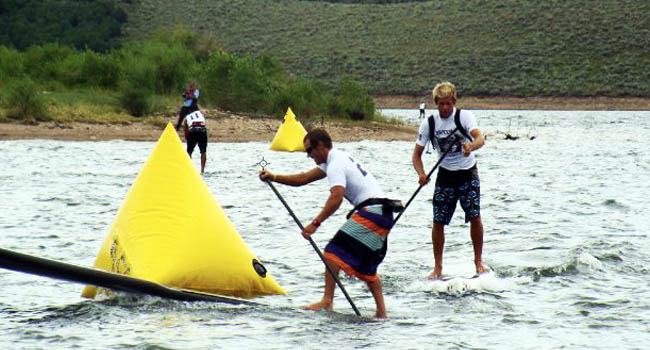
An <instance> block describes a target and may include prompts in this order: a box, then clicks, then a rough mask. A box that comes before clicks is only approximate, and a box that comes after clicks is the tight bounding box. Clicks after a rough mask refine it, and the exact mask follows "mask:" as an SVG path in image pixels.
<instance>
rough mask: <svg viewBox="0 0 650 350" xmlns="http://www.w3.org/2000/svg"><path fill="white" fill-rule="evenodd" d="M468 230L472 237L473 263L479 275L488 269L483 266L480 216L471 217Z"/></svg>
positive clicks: (481, 222)
mask: <svg viewBox="0 0 650 350" xmlns="http://www.w3.org/2000/svg"><path fill="white" fill-rule="evenodd" d="M469 232H470V236H471V237H472V246H473V247H474V264H475V265H476V274H477V275H480V274H482V273H484V272H487V271H489V270H488V268H486V267H485V266H483V260H482V255H483V221H482V220H481V217H480V216H477V217H475V218H472V219H471V220H470V221H469Z"/></svg>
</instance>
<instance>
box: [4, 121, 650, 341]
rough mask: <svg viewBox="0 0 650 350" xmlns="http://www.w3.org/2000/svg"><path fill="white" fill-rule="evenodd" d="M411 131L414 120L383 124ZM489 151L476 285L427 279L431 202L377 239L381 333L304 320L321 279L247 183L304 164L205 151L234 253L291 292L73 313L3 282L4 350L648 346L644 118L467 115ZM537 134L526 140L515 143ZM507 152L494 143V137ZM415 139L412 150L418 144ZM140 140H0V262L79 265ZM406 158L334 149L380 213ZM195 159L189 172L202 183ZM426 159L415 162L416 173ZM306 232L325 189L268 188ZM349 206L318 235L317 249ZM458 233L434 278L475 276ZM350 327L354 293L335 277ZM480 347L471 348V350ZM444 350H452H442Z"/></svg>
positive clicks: (361, 301)
mask: <svg viewBox="0 0 650 350" xmlns="http://www.w3.org/2000/svg"><path fill="white" fill-rule="evenodd" d="M384 113H385V114H392V115H402V116H404V117H405V118H406V119H407V120H409V118H411V119H413V118H414V120H413V122H414V123H417V117H418V111H417V110H387V111H384ZM475 114H476V116H477V118H478V122H479V127H480V128H481V129H482V130H483V132H484V133H485V134H486V135H487V137H488V138H487V143H486V146H485V147H484V148H483V149H481V150H480V151H479V152H478V153H477V156H478V161H479V169H480V175H481V182H482V187H483V188H482V190H481V193H482V215H483V221H484V225H485V232H486V235H485V247H484V259H485V262H486V263H488V264H489V265H490V266H491V267H492V268H493V269H494V270H495V271H496V279H495V280H494V281H492V282H494V283H496V284H491V285H489V287H482V288H478V289H472V290H468V291H465V292H462V293H446V292H445V291H441V290H440V289H439V288H438V287H437V286H436V285H435V283H434V282H430V281H427V280H426V278H425V277H426V275H427V273H428V272H429V270H430V269H431V267H432V264H433V258H432V254H431V242H430V239H431V238H430V225H431V218H432V209H431V192H432V188H431V187H430V186H429V187H425V189H424V190H423V191H422V192H421V193H420V194H419V195H418V197H417V198H416V200H415V201H414V202H413V203H412V204H411V206H409V208H408V210H407V212H406V213H405V214H404V215H403V217H402V218H401V219H400V222H399V223H398V225H397V227H396V228H395V229H394V230H393V231H392V233H391V235H390V239H389V240H390V245H389V252H388V256H387V257H386V259H385V262H384V264H382V266H381V267H380V272H381V274H382V277H383V282H384V293H385V296H386V303H387V306H388V312H389V316H390V317H391V319H390V320H388V321H385V322H384V321H375V320H373V319H371V318H369V317H365V316H364V317H362V318H358V317H356V316H354V313H353V312H352V310H351V309H350V307H349V305H348V304H347V302H346V300H345V299H344V298H343V297H342V296H341V295H340V293H339V294H338V297H337V299H336V302H335V306H336V311H335V312H334V313H326V312H317V313H313V312H306V311H301V310H299V309H297V308H296V307H297V306H299V305H303V304H306V303H310V302H314V301H316V300H318V299H319V298H320V297H321V293H322V288H323V282H322V274H323V266H322V264H321V263H320V261H319V259H318V257H317V256H316V255H315V253H314V251H313V250H312V248H311V246H310V245H309V244H308V243H307V241H305V240H304V239H302V237H301V236H300V234H299V230H298V229H297V227H296V225H295V223H294V222H293V221H292V219H291V217H290V216H289V215H288V214H286V210H285V209H284V207H283V206H282V204H281V203H280V202H279V201H278V200H277V198H276V197H275V195H274V194H273V193H272V192H271V190H270V189H269V188H268V186H265V185H264V184H263V183H261V182H259V180H257V177H256V174H257V171H258V167H257V166H256V165H255V164H256V163H257V162H259V160H260V159H262V157H264V158H265V160H267V161H268V162H270V163H271V164H270V165H269V168H270V169H271V170H273V171H275V172H279V173H285V172H296V171H303V170H305V169H309V168H310V167H312V166H313V163H312V162H311V160H309V159H307V158H306V157H305V156H304V154H299V153H277V152H270V151H268V150H267V148H268V144H266V143H211V144H210V146H209V153H208V158H209V159H208V168H207V169H206V170H207V174H206V176H205V177H204V180H205V182H206V184H207V185H208V187H209V188H210V190H211V191H212V193H213V195H214V196H215V197H216V198H217V200H218V202H219V204H220V205H221V206H222V208H223V209H224V211H225V212H226V214H227V215H228V216H229V218H230V219H231V221H232V222H233V223H234V225H235V226H236V227H237V229H238V231H239V233H240V234H241V236H242V238H243V239H244V240H245V241H246V243H247V245H248V246H249V247H250V248H251V250H252V251H253V252H254V253H255V254H256V255H258V256H259V257H260V259H262V260H263V261H264V263H265V265H266V267H267V268H268V269H269V270H270V271H271V273H272V274H273V275H274V277H275V278H276V280H277V281H278V283H280V284H281V285H282V286H283V287H284V288H285V289H287V290H288V291H289V293H290V295H289V296H287V297H282V296H271V297H263V298H259V299H256V301H259V302H261V303H263V304H264V305H266V306H262V307H260V306H233V305H220V304H209V303H184V302H175V301H168V300H161V299H158V298H152V297H142V296H134V295H128V294H120V295H118V296H117V297H116V298H112V299H108V300H104V301H88V300H83V299H81V298H80V297H79V294H80V292H81V288H82V286H79V285H75V284H71V283H68V282H63V281H55V280H50V279H45V278H41V277H36V276H31V275H25V274H20V273H16V272H13V271H8V270H0V293H1V295H2V298H1V299H0V315H1V317H0V330H1V331H2V333H3V337H2V340H0V344H2V345H4V347H5V348H9V346H11V348H21V349H34V348H45V347H48V348H49V347H51V346H50V344H56V346H55V347H56V348H61V349H72V348H79V347H81V348H98V347H100V348H134V347H137V348H157V347H159V348H166V349H186V348H195V349H212V348H235V347H237V348H265V349H274V348H283V349H284V348H287V347H300V348H319V349H321V348H326V347H327V348H334V347H341V348H353V347H369V348H386V347H390V346H400V347H401V348H404V349H415V348H422V347H423V346H441V347H443V348H450V347H451V348H463V349H466V348H481V349H504V348H518V349H539V348H545V349H554V348H590V349H596V348H600V349H606V348H612V347H615V348H643V347H644V346H642V344H644V340H650V339H649V338H650V337H649V336H648V334H649V333H648V330H649V329H650V326H649V321H648V319H649V318H648V311H647V310H648V308H649V306H650V305H649V303H648V301H647V300H648V299H649V297H650V292H649V290H648V284H647V275H648V273H649V272H650V271H649V270H648V268H647V261H649V260H650V259H649V258H650V257H649V256H648V255H649V253H648V251H649V249H648V248H649V247H648V243H647V242H648V234H649V232H648V230H649V229H648V227H650V219H648V216H647V207H648V206H647V204H646V203H647V199H648V198H650V189H649V188H648V185H647V183H648V174H649V173H650V171H649V170H650V169H648V168H649V165H650V152H646V151H644V150H646V148H647V146H648V142H647V135H648V131H649V130H650V113H648V112H565V111H480V110H477V111H475ZM533 132H534V135H535V137H534V138H533V139H532V140H531V138H530V137H529V135H532V133H533ZM507 134H510V135H516V136H519V138H518V139H517V140H507V139H506V135H507ZM414 138H415V135H414ZM153 146H154V143H151V142H125V141H111V142H64V141H48V140H33V141H31V140H30V141H0V164H2V167H0V198H1V199H0V207H1V209H2V210H0V229H2V235H0V246H1V247H3V248H5V249H12V250H16V251H19V252H22V253H27V254H33V255H37V256H42V257H45V258H50V259H56V260H60V261H65V262H68V263H73V264H78V265H82V266H92V264H93V263H94V258H95V255H96V253H97V251H98V250H99V247H100V244H101V243H102V241H103V239H104V237H105V235H106V233H107V230H108V227H109V226H110V225H111V223H112V221H113V219H114V217H115V215H116V212H117V210H118V209H119V207H120V205H121V204H122V200H123V199H124V197H125V195H126V193H127V191H128V190H129V187H130V185H131V183H132V182H133V181H134V179H135V176H136V175H137V173H138V171H139V170H140V168H141V167H142V165H143V163H144V161H145V160H146V159H147V157H148V156H149V153H150V152H151V150H152V148H153ZM413 146H414V145H413V143H411V142H374V141H362V142H352V143H336V140H335V147H340V148H342V149H344V150H346V151H349V152H350V153H352V154H354V155H355V156H356V158H358V159H360V160H362V162H363V163H364V165H365V166H366V167H367V168H368V170H370V171H372V172H373V173H374V174H375V175H376V177H377V178H378V180H379V182H380V183H381V184H382V186H383V187H384V189H385V191H386V192H387V194H388V195H389V196H390V197H394V198H400V199H403V200H406V199H408V198H409V197H410V196H411V194H412V193H413V191H414V190H415V189H416V188H417V177H416V176H415V172H414V171H413V169H412V166H411V164H410V159H411V152H412V150H413ZM198 162H199V161H198V159H197V158H196V157H195V159H194V164H195V165H196V166H197V169H198ZM434 162H435V159H434V158H433V156H429V158H427V159H426V162H425V166H426V167H430V166H432V165H433V164H434ZM277 188H278V190H279V191H280V192H281V193H282V195H283V196H284V198H285V199H286V200H287V202H288V203H289V205H290V206H291V207H292V209H293V210H294V211H295V212H296V214H297V215H298V217H299V218H300V219H301V220H302V221H303V222H307V221H308V220H311V219H312V218H313V217H314V216H315V215H316V214H317V213H318V212H319V210H320V208H321V207H322V205H323V204H324V201H325V199H326V195H327V184H326V183H325V182H324V181H321V182H319V183H316V184H312V185H310V186H306V187H302V188H292V187H287V186H277ZM348 209H349V205H345V206H344V207H343V208H341V209H340V213H337V215H335V216H334V217H333V218H332V219H330V220H328V221H326V222H325V223H323V225H322V226H321V228H320V229H319V231H318V232H317V233H316V234H315V236H314V239H315V241H316V243H317V244H318V245H319V246H321V247H323V246H324V245H325V244H326V243H327V240H328V239H329V238H330V237H331V236H332V234H333V233H334V231H335V230H336V229H337V228H338V226H339V225H341V224H342V223H343V221H344V215H343V213H344V212H346V211H347V210H348ZM468 230H469V229H468V226H467V225H465V224H464V223H463V220H462V213H460V212H457V213H456V216H455V217H454V219H453V220H452V225H451V226H450V227H449V228H448V230H447V231H448V234H447V240H446V247H445V271H446V273H448V274H452V275H457V274H465V273H468V271H469V273H471V270H472V262H471V257H472V253H471V251H472V248H471V244H470V240H469V232H468ZM342 281H343V283H344V284H345V285H346V289H347V290H348V292H349V293H350V295H351V296H352V297H353V298H354V300H355V303H356V304H357V306H358V307H359V308H360V310H361V312H362V314H364V315H367V316H370V315H372V314H373V313H374V302H373V299H372V297H371V296H370V294H369V293H368V291H367V290H366V288H365V285H364V284H363V283H360V282H359V281H357V280H354V279H347V278H343V279H342ZM478 334H481V336H480V337H478V336H477V335H478ZM452 344H453V345H452Z"/></svg>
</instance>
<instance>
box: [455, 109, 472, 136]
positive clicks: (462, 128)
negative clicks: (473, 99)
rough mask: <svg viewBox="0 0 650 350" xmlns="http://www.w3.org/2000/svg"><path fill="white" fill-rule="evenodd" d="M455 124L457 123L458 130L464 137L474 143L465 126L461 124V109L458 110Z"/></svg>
mask: <svg viewBox="0 0 650 350" xmlns="http://www.w3.org/2000/svg"><path fill="white" fill-rule="evenodd" d="M454 123H456V129H458V131H460V133H461V134H463V136H465V138H466V139H468V140H469V141H470V142H472V141H473V140H474V139H473V138H472V137H471V136H470V135H469V134H468V133H467V130H465V128H464V127H463V125H462V124H461V123H460V108H456V114H455V115H454Z"/></svg>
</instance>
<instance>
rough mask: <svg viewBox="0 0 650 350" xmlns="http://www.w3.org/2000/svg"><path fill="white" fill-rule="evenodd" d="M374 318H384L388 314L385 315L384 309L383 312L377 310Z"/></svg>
mask: <svg viewBox="0 0 650 350" xmlns="http://www.w3.org/2000/svg"><path fill="white" fill-rule="evenodd" d="M375 318H384V319H386V318H388V316H387V315H386V311H384V312H379V311H377V313H375Z"/></svg>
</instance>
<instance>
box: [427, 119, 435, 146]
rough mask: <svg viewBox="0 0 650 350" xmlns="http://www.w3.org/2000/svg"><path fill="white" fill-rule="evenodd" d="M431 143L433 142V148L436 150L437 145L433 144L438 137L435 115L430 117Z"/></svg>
mask: <svg viewBox="0 0 650 350" xmlns="http://www.w3.org/2000/svg"><path fill="white" fill-rule="evenodd" d="M428 121H429V141H431V147H432V148H433V149H435V148H436V146H435V143H433V140H434V139H435V137H436V136H435V135H436V122H435V120H433V115H430V116H429V119H428Z"/></svg>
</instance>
